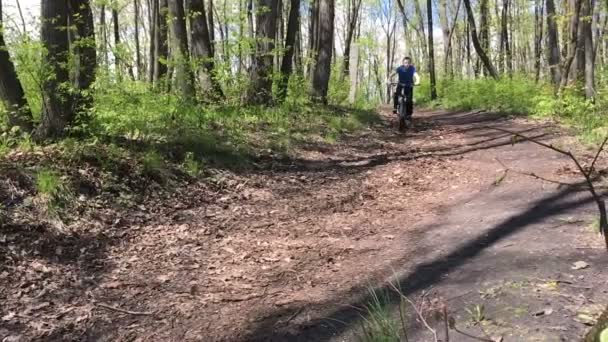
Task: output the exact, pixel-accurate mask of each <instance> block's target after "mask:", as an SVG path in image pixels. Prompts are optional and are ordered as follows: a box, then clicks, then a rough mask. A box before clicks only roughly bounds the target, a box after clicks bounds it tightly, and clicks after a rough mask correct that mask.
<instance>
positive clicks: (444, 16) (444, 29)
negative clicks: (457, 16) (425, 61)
mask: <svg viewBox="0 0 608 342" xmlns="http://www.w3.org/2000/svg"><path fill="white" fill-rule="evenodd" d="M439 21H440V22H441V33H442V34H443V67H444V72H445V73H446V75H448V77H451V76H452V75H453V73H454V72H453V70H452V63H451V56H450V45H451V40H452V39H451V35H450V24H449V20H448V5H447V0H439Z"/></svg>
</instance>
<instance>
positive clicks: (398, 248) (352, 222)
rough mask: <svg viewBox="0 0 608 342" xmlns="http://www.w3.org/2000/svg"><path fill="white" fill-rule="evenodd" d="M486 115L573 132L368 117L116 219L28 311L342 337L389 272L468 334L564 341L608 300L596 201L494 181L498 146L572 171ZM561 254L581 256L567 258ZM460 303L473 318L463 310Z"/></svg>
mask: <svg viewBox="0 0 608 342" xmlns="http://www.w3.org/2000/svg"><path fill="white" fill-rule="evenodd" d="M486 125H492V126H500V127H503V128H508V129H511V130H517V131H525V132H526V134H527V135H528V136H536V137H538V138H539V139H544V140H551V141H553V142H554V143H568V142H570V141H571V140H570V139H568V138H567V137H562V136H559V135H558V134H556V132H557V130H556V129H554V128H552V127H549V126H543V125H540V124H538V123H531V122H526V121H525V120H522V119H507V118H504V117H501V116H498V115H492V114H488V113H444V112H428V113H421V114H420V116H419V118H418V120H417V127H416V129H415V131H414V132H411V133H408V134H406V135H402V134H397V133H396V132H395V130H394V128H392V127H390V126H389V125H388V124H387V123H386V122H383V123H382V124H380V125H378V126H377V127H372V128H370V129H369V130H368V131H366V132H364V133H363V134H360V135H357V136H353V137H351V138H348V139H346V140H345V141H342V142H341V143H339V144H336V145H322V144H318V145H311V146H307V147H306V148H304V149H302V151H301V152H300V155H299V156H298V158H296V159H294V160H291V161H289V162H285V161H281V162H279V161H276V162H271V161H268V162H262V163H263V165H262V166H263V167H262V170H263V171H258V172H253V173H249V174H241V175H235V174H223V173H218V175H217V177H216V179H217V182H218V183H219V184H222V186H223V188H222V190H221V191H219V192H213V193H212V192H206V193H205V196H208V198H205V199H204V200H203V201H202V202H203V204H200V205H199V206H196V207H192V208H179V207H177V209H176V211H175V213H174V214H173V215H172V216H170V217H161V218H159V220H158V221H157V222H150V223H148V224H146V225H142V226H138V227H129V229H128V230H126V231H125V233H124V234H123V235H122V236H120V243H117V244H113V245H112V246H111V247H110V248H109V250H108V251H107V252H106V255H105V256H104V259H103V260H94V262H97V263H98V264H100V265H102V266H99V269H103V272H102V273H100V272H98V273H97V274H96V275H95V276H90V278H87V277H88V276H87V275H86V274H84V275H82V276H81V277H82V278H81V279H74V280H73V282H66V283H65V285H64V286H65V287H66V288H67V290H66V289H48V291H50V293H51V294H54V295H55V298H57V299H53V300H52V301H51V304H50V305H48V304H47V305H45V307H41V308H37V309H36V310H42V311H43V312H45V313H46V314H45V315H42V316H38V317H39V319H38V321H44V319H51V317H52V318H54V319H55V321H53V322H52V324H53V325H54V326H55V327H60V328H55V329H54V330H53V332H52V334H50V335H47V338H45V340H57V341H60V340H64V339H68V337H69V338H72V339H74V340H86V341H93V340H95V341H132V340H136V341H173V340H175V341H178V340H179V341H254V340H259V341H352V340H356V339H355V335H354V334H356V333H357V332H358V330H357V329H358V327H359V324H360V319H361V312H360V311H358V310H357V309H356V308H355V307H360V306H362V305H365V304H366V303H367V302H368V301H369V300H370V297H369V295H368V290H369V289H370V288H371V287H376V288H377V289H378V290H381V289H383V287H386V286H385V284H386V281H388V280H389V279H391V277H392V276H394V275H396V276H397V277H398V279H399V282H400V284H401V287H402V290H403V293H404V294H406V295H407V296H411V297H412V298H415V297H416V296H419V295H420V293H421V291H426V292H425V293H426V294H425V296H426V297H427V298H439V297H442V298H445V299H446V301H447V303H448V305H449V310H450V311H451V312H452V313H453V314H454V316H455V318H456V320H457V322H458V324H459V326H461V327H462V328H463V330H466V331H469V332H471V333H474V334H477V335H481V334H483V333H484V332H485V333H486V334H488V335H491V336H503V337H504V339H505V341H523V340H525V341H536V340H538V341H544V340H547V341H548V340H551V341H555V340H559V339H560V338H561V339H562V340H565V341H573V340H575V339H576V337H578V336H581V334H582V333H583V332H584V331H585V330H586V329H587V328H588V327H587V326H586V325H585V324H584V322H581V321H583V320H584V318H585V316H582V315H581V313H583V314H584V313H585V312H586V311H592V312H591V315H593V314H594V313H595V311H598V310H599V309H598V308H601V307H602V304H604V305H605V304H606V303H607V302H608V285H606V284H608V273H607V272H605V269H606V266H608V257H607V255H606V253H605V251H604V250H603V249H602V248H603V247H602V243H601V240H600V239H599V237H598V236H597V235H596V234H593V233H592V232H591V230H590V229H589V228H588V226H589V222H590V220H591V218H592V216H593V215H594V211H593V210H594V207H593V205H592V203H591V201H590V199H589V198H588V196H587V194H586V193H585V192H582V191H577V190H576V189H574V188H572V187H560V188H558V187H557V186H556V185H554V184H550V183H547V182H541V181H538V180H535V179H532V178H530V177H527V176H522V175H518V174H516V173H514V172H509V173H508V175H507V177H506V178H504V180H502V181H501V182H499V183H498V184H495V183H497V182H496V180H497V179H499V178H500V175H502V174H503V173H504V168H503V166H501V164H500V163H499V162H498V161H497V158H498V159H499V160H500V161H501V162H502V163H503V164H505V165H508V166H509V167H511V168H513V169H520V170H525V171H528V172H534V173H536V174H538V175H542V176H544V177H547V178H552V179H559V180H560V181H569V182H572V181H578V180H579V179H578V177H577V175H576V173H575V172H574V169H573V168H572V166H571V165H570V164H569V161H568V160H566V159H564V158H563V157H561V156H559V155H556V154H554V153H551V152H549V151H546V150H543V149H541V148H539V147H537V146H536V145H533V144H530V143H518V144H515V145H514V146H512V145H511V141H510V139H509V137H508V136H506V135H505V134H503V133H500V132H498V131H495V130H491V129H488V128H486V127H485V126H486ZM587 154H590V152H587ZM167 205H172V203H167ZM576 261H585V262H586V263H587V264H588V267H586V268H584V269H580V270H573V269H572V268H571V267H572V264H573V263H574V262H576ZM70 267H76V268H78V267H81V266H78V265H73V266H70ZM87 279H89V280H91V281H89V282H87ZM74 288H78V289H79V291H78V292H76V293H79V295H74V293H72V295H71V296H70V295H67V294H66V295H65V296H60V297H57V293H59V292H61V293H64V292H65V293H67V292H69V289H74ZM15 291H17V290H15ZM9 295H10V296H11V298H13V297H14V295H15V293H14V291H12V290H11V291H9ZM48 296H50V295H49V294H48V293H45V294H43V295H41V296H39V297H37V298H38V299H37V301H38V302H40V301H42V299H44V298H49V297H48ZM40 298H42V299H40ZM387 300H388V301H389V302H390V303H391V304H392V305H394V304H395V303H398V300H397V298H394V296H389V297H388V299H387ZM34 302H35V301H34ZM47 303H48V302H47ZM475 305H479V306H480V307H481V305H483V307H484V309H483V313H484V315H481V316H483V317H477V318H478V319H475V317H474V316H471V315H469V314H468V313H467V312H466V310H465V309H467V308H469V309H470V308H472V307H474V306H475ZM62 306H63V308H64V309H65V308H66V307H69V312H62ZM108 306H110V307H113V308H114V309H112V308H108ZM389 306H390V305H389ZM117 308H119V309H121V310H122V311H119V310H117ZM124 310H128V311H130V313H127V312H125V311H124ZM577 315H578V316H579V317H578V318H577ZM478 316H479V315H478ZM41 317H45V318H44V319H42V318H41ZM581 317H582V318H581ZM481 318H483V319H481ZM577 319H578V320H577ZM474 321H479V322H474ZM58 322H59V323H58ZM474 323H477V324H474ZM38 324H39V325H40V324H42V323H38ZM49 324H51V323H50V322H49ZM43 325H44V324H43ZM39 328H40V329H43V328H44V327H39ZM410 328H411V330H410V331H409V333H408V334H409V335H410V336H411V337H412V338H414V339H413V340H415V341H425V340H430V339H429V338H430V337H429V335H428V334H427V333H426V332H424V331H423V330H420V329H419V324H413V325H412V326H411V327H410ZM24 329H25V330H27V331H33V330H34V329H37V328H36V327H35V326H32V325H31V324H30V325H28V326H27V327H25V328H24V326H10V325H6V324H5V325H4V327H3V324H2V322H0V337H3V335H2V334H3V332H4V334H5V336H8V335H10V334H11V332H15V331H23V330H24ZM28 329H29V330H28ZM0 340H1V339H0ZM452 340H453V341H460V340H462V341H468V340H467V339H466V338H464V339H459V337H458V336H454V337H453V338H452Z"/></svg>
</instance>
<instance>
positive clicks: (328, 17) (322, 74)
mask: <svg viewBox="0 0 608 342" xmlns="http://www.w3.org/2000/svg"><path fill="white" fill-rule="evenodd" d="M334 9H335V0H319V21H318V24H319V30H318V32H319V38H318V39H317V40H318V46H319V55H318V57H317V59H316V64H315V70H314V76H313V81H312V89H313V98H314V99H316V100H317V101H320V102H322V103H325V104H326V103H327V91H328V89H329V78H330V74H331V58H332V42H333V40H334Z"/></svg>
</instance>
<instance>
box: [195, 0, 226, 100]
mask: <svg viewBox="0 0 608 342" xmlns="http://www.w3.org/2000/svg"><path fill="white" fill-rule="evenodd" d="M190 14H191V15H192V17H191V21H192V32H191V34H192V38H191V44H192V57H193V58H194V59H196V60H197V63H200V65H201V67H200V68H199V70H198V78H199V82H200V83H201V87H202V88H203V91H204V92H206V93H211V95H212V96H213V97H215V98H222V97H223V96H224V94H223V92H222V88H221V87H220V84H219V82H218V81H217V79H216V78H215V75H214V72H215V61H214V55H213V48H212V44H211V37H210V36H209V28H208V27H207V14H206V12H205V1H204V0H190Z"/></svg>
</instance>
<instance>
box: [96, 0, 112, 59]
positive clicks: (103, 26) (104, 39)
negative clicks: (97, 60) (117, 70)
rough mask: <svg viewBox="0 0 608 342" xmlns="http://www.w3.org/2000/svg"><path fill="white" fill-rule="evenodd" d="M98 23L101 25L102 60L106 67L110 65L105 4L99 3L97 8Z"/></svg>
mask: <svg viewBox="0 0 608 342" xmlns="http://www.w3.org/2000/svg"><path fill="white" fill-rule="evenodd" d="M99 12H100V14H99V16H100V17H99V25H100V26H101V35H102V47H101V51H102V52H103V61H104V63H105V65H106V67H109V66H110V57H109V56H108V25H107V23H106V5H101V8H100V10H99Z"/></svg>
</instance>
